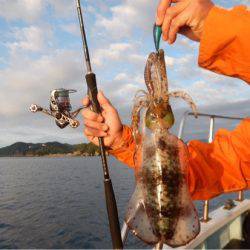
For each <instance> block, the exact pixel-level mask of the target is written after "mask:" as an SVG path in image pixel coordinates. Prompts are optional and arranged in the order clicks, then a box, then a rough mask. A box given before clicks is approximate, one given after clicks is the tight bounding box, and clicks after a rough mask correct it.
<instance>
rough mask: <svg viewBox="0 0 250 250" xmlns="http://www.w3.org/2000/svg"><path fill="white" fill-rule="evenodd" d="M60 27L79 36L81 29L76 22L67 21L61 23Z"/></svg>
mask: <svg viewBox="0 0 250 250" xmlns="http://www.w3.org/2000/svg"><path fill="white" fill-rule="evenodd" d="M60 28H61V29H62V30H63V31H65V32H68V33H70V34H72V35H74V36H79V35H80V29H79V26H78V25H77V24H76V23H67V24H62V25H60Z"/></svg>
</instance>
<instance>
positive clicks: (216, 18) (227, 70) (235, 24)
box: [199, 6, 250, 84]
mask: <svg viewBox="0 0 250 250" xmlns="http://www.w3.org/2000/svg"><path fill="white" fill-rule="evenodd" d="M249 27H250V10H249V9H247V7H246V6H237V7H235V8H233V9H231V10H226V9H223V8H219V7H217V6H214V7H213V8H212V9H211V11H210V12H209V14H208V16H207V18H206V21H205V25H204V31H203V34H202V37H201V41H200V52H199V66H201V67H203V68H206V69H208V70H211V71H214V72H216V73H220V74H223V75H228V76H232V77H237V78H240V79H242V80H244V81H246V82H247V83H248V84H250V42H249V41H250V28H249Z"/></svg>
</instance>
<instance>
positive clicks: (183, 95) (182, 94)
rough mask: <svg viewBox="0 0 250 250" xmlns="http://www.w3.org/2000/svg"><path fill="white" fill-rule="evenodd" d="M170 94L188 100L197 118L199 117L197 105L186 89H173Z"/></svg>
mask: <svg viewBox="0 0 250 250" xmlns="http://www.w3.org/2000/svg"><path fill="white" fill-rule="evenodd" d="M168 95H169V96H171V97H175V98H182V99H183V100H184V101H186V102H187V103H188V104H189V106H190V107H191V109H192V110H193V112H194V115H195V118H197V117H198V110H197V107H196V105H195V103H194V101H193V99H192V97H191V96H190V95H189V94H188V93H186V92H184V91H173V92H170V93H168Z"/></svg>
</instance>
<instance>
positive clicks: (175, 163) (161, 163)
mask: <svg viewBox="0 0 250 250" xmlns="http://www.w3.org/2000/svg"><path fill="white" fill-rule="evenodd" d="M143 140H144V141H143V148H142V154H143V162H142V169H141V182H142V183H143V184H142V186H143V196H144V203H145V211H146V214H147V216H148V218H149V221H150V224H151V226H152V230H153V233H154V235H155V236H156V237H157V238H158V241H159V242H160V241H161V242H163V243H166V244H168V245H171V246H180V245H183V244H186V243H187V242H189V241H190V240H192V239H193V238H194V237H195V236H196V235H197V234H198V232H199V220H198V215H197V212H196V210H195V207H194V205H193V204H192V202H191V199H190V196H189V193H188V187H187V185H186V169H185V166H184V164H183V162H181V158H180V156H181V155H180V150H182V149H181V148H180V143H182V142H178V139H177V138H176V137H175V136H173V135H171V134H170V133H169V132H168V131H167V129H163V128H158V129H156V130H155V131H154V132H153V133H152V131H151V132H150V131H148V133H147V134H146V136H145V137H144V138H143ZM182 158H183V157H182ZM183 161H184V163H185V161H186V159H183ZM184 199H189V200H188V202H189V204H186V203H185V202H183V200H184ZM189 216H192V217H193V218H192V219H191V220H190V223H192V226H190V227H188V228H189V230H191V231H189V230H187V232H186V233H180V232H179V230H180V229H179V227H180V225H179V226H178V224H180V220H181V221H182V223H183V222H184V220H185V219H187V218H188V217H189ZM192 220H193V221H192ZM187 223H189V222H187ZM177 228H178V230H177Z"/></svg>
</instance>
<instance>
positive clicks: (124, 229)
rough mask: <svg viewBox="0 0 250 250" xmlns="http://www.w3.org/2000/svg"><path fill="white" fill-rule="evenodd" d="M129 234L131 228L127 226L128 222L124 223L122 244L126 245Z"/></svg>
mask: <svg viewBox="0 0 250 250" xmlns="http://www.w3.org/2000/svg"><path fill="white" fill-rule="evenodd" d="M128 232H129V228H128V226H127V224H126V222H124V223H123V225H122V230H121V237H122V243H123V245H124V243H125V241H126V239H127V237H128Z"/></svg>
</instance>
